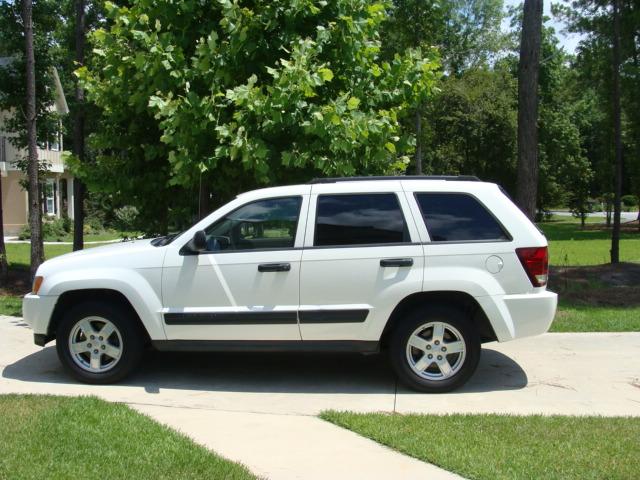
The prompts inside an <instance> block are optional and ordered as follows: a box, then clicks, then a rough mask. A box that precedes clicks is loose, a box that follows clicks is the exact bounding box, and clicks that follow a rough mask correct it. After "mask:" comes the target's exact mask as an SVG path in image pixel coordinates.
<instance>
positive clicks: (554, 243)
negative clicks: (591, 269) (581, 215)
mask: <svg viewBox="0 0 640 480" xmlns="http://www.w3.org/2000/svg"><path fill="white" fill-rule="evenodd" d="M601 222H602V220H601V219H597V220H596V219H588V222H587V223H589V224H593V223H601ZM538 226H539V227H540V228H541V229H542V231H543V232H544V234H545V235H546V237H547V239H548V240H549V263H551V264H552V265H558V266H567V265H572V266H578V265H600V264H603V263H608V262H609V260H610V254H609V249H610V248H611V231H609V230H607V229H604V228H603V229H602V230H600V229H593V228H586V229H584V230H583V229H581V228H580V222H579V221H578V220H576V219H575V218H571V217H564V218H563V217H554V219H552V221H550V222H542V223H539V224H538ZM620 260H621V261H623V262H640V232H629V231H623V232H621V234H620Z"/></svg>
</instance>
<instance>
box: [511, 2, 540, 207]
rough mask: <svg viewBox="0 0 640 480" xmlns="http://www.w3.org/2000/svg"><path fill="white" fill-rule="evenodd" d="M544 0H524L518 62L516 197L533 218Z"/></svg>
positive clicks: (536, 169)
mask: <svg viewBox="0 0 640 480" xmlns="http://www.w3.org/2000/svg"><path fill="white" fill-rule="evenodd" d="M542 3H543V0H525V2H524V15H523V17H522V37H521V40H520V62H519V64H518V173H517V185H516V201H517V203H518V205H519V206H520V208H521V209H522V211H523V212H524V213H525V214H526V215H527V216H528V217H529V219H531V220H534V219H535V216H536V207H537V196H538V75H539V70H540V43H541V38H542Z"/></svg>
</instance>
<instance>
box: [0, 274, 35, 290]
mask: <svg viewBox="0 0 640 480" xmlns="http://www.w3.org/2000/svg"><path fill="white" fill-rule="evenodd" d="M30 290H31V283H30V282H29V270H26V269H24V270H23V269H9V277H8V281H7V284H6V285H4V286H2V287H0V295H13V296H22V295H24V294H26V293H28V292H29V291H30Z"/></svg>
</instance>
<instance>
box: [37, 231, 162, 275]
mask: <svg viewBox="0 0 640 480" xmlns="http://www.w3.org/2000/svg"><path fill="white" fill-rule="evenodd" d="M164 253H165V248H164V247H154V246H153V245H151V240H134V241H130V242H118V243H112V244H110V245H104V246H101V247H93V248H86V249H85V250H79V251H77V252H72V253H67V254H65V255H60V256H59V257H55V258H52V259H51V260H47V261H46V262H44V263H43V264H42V265H41V266H40V268H39V269H38V275H44V276H46V275H48V274H51V273H55V272H57V271H59V270H61V269H63V270H67V269H86V268H151V267H161V266H162V259H163V257H164Z"/></svg>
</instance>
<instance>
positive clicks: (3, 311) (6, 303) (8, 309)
mask: <svg viewBox="0 0 640 480" xmlns="http://www.w3.org/2000/svg"><path fill="white" fill-rule="evenodd" d="M0 315H11V316H12V317H21V316H22V298H20V297H13V296H10V295H0Z"/></svg>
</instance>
